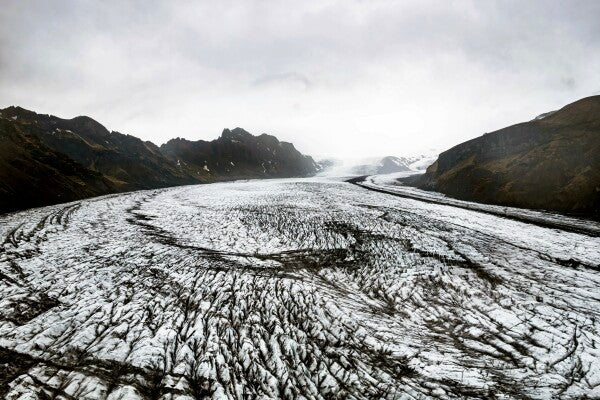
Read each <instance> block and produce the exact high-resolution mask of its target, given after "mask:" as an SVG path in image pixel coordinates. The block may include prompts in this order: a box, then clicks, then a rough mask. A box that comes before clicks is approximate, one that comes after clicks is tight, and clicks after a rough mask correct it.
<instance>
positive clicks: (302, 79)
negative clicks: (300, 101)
mask: <svg viewBox="0 0 600 400" xmlns="http://www.w3.org/2000/svg"><path fill="white" fill-rule="evenodd" d="M287 83H292V84H294V83H299V84H300V85H301V86H303V87H304V89H309V88H310V87H311V86H312V83H311V81H310V80H308V78H307V77H306V76H304V75H303V74H299V73H297V72H287V73H282V74H271V75H267V76H263V77H262V78H260V79H257V80H255V81H254V82H252V85H253V86H270V85H279V84H287Z"/></svg>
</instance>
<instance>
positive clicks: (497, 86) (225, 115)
mask: <svg viewBox="0 0 600 400" xmlns="http://www.w3.org/2000/svg"><path fill="white" fill-rule="evenodd" d="M599 20H600V2H598V1H594V0H589V1H584V0H573V1H569V2H565V1H555V0H548V1H527V2H523V1H513V0H507V1H502V2H495V1H467V0H465V1H458V2H439V1H433V0H431V1H427V0H425V1H416V0H415V1H410V0H407V1H402V2H397V1H388V0H374V1H368V2H365V1H329V0H328V1H306V2H292V1H283V2H264V1H260V0H254V1H253V0H249V1H222V2H210V1H199V2H190V1H159V0H155V1H109V2H95V1H75V0H72V1H66V0H58V1H52V2H48V1H41V0H39V1H28V2H17V1H14V2H12V1H11V2H4V3H3V6H2V7H1V8H0V102H2V103H3V104H0V106H7V105H10V104H20V105H22V106H24V107H26V108H34V109H36V110H38V111H40V112H51V113H60V114H61V115H62V116H70V115H79V114H91V115H92V116H94V117H96V118H98V119H101V122H103V123H105V124H107V125H109V126H110V127H111V128H113V129H117V130H122V131H127V132H128V133H132V134H136V135H139V136H142V137H144V138H146V139H152V140H154V141H157V142H161V141H164V140H166V139H168V138H169V137H170V136H172V131H173V130H175V129H176V130H177V135H179V136H186V137H190V138H200V137H203V138H210V137H212V136H214V135H215V134H217V133H218V132H219V131H220V130H221V129H222V128H223V127H224V126H228V125H243V126H245V127H247V128H248V129H252V128H254V129H256V130H257V131H261V132H262V131H268V132H272V133H275V134H278V135H280V136H282V137H283V138H285V139H286V140H288V141H293V142H295V143H298V144H299V147H300V148H301V149H302V150H305V151H307V152H313V151H318V152H321V153H337V154H341V153H344V154H345V153H360V152H363V151H369V152H371V153H376V152H381V153H383V152H385V153H387V152H389V151H390V149H392V148H397V149H398V151H402V150H403V149H405V148H406V147H407V146H409V147H410V146H421V147H423V148H429V147H430V146H431V145H436V146H437V145H439V146H448V145H452V144H455V143H456V142H457V141H460V140H464V139H467V138H470V137H473V136H476V135H478V134H481V133H483V132H484V131H488V130H490V129H492V128H494V127H501V126H503V125H508V124H511V123H514V122H517V121H516V120H518V119H520V118H522V119H527V118H528V117H530V114H535V115H537V114H539V113H541V112H544V111H547V110H550V109H556V108H557V107H559V106H561V105H563V104H565V103H567V102H569V101H572V100H575V99H576V98H577V97H583V96H585V95H589V94H592V93H593V90H594V88H597V87H598V85H600V77H599V76H598V74H597V71H598V70H600V42H599V41H598V37H600V24H598V21H599ZM249 83H250V84H249ZM316 83H318V84H316ZM296 86H299V87H301V88H303V89H309V88H310V90H297V87H296ZM267 87H268V88H270V89H269V90H263V89H264V88H267ZM295 104H302V107H300V108H298V107H295V106H294V105H295ZM232 114H233V116H232ZM390 127H392V128H390ZM393 127H402V129H401V130H399V131H398V132H390V129H394V128H393ZM366 141H368V142H369V144H368V145H365V143H364V142H366ZM357 155H361V154H357Z"/></svg>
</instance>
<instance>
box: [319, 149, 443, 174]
mask: <svg viewBox="0 0 600 400" xmlns="http://www.w3.org/2000/svg"><path fill="white" fill-rule="evenodd" d="M435 154H436V156H432V155H426V154H421V155H417V156H400V157H397V156H386V157H371V158H362V159H335V158H327V159H323V160H319V161H318V162H317V164H318V166H319V175H327V176H345V175H375V174H390V173H395V172H407V171H421V170H425V168H427V167H428V166H429V165H430V164H432V163H433V162H434V161H435V159H436V158H437V153H435Z"/></svg>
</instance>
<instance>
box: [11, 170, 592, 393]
mask: <svg viewBox="0 0 600 400" xmlns="http://www.w3.org/2000/svg"><path fill="white" fill-rule="evenodd" d="M365 184H368V185H377V187H378V188H382V187H386V188H392V189H394V188H395V185H394V179H393V177H389V176H388V177H382V176H378V177H371V178H369V180H368V181H367V182H366V183H365ZM396 189H397V190H403V189H402V188H400V189H398V188H396ZM541 218H545V216H544V215H542V216H541ZM553 218H560V216H553ZM580 223H584V222H581V221H580ZM589 224H590V225H593V223H591V222H590V223H589ZM0 243H2V245H1V246H0V273H1V274H0V351H3V352H11V353H9V354H12V356H8V357H5V360H7V362H8V363H9V364H10V365H11V366H12V367H13V368H14V369H13V370H14V371H17V372H16V373H15V375H14V376H12V375H11V377H10V378H9V383H8V387H7V389H6V390H7V394H6V398H11V399H12V398H44V396H43V395H42V393H43V394H45V396H46V397H47V396H52V395H53V394H55V393H56V394H57V395H58V397H59V398H60V397H63V398H88V399H105V398H108V399H119V398H132V399H136V398H140V399H142V398H163V399H167V398H180V399H184V398H187V399H191V398H203V397H205V398H212V399H218V398H222V399H236V398H269V399H276V398H290V399H293V398H305V399H323V398H352V399H372V398H378V399H379V398H384V399H403V398H407V399H426V398H492V397H495V398H507V399H508V398H532V399H547V398H565V399H576V398H585V397H586V396H587V397H588V398H593V397H597V396H598V395H599V394H600V393H599V390H600V389H599V388H600V349H598V343H599V341H600V290H599V289H600V272H599V270H598V265H599V264H600V239H599V238H598V237H597V236H593V235H584V234H580V233H574V232H568V231H561V230H557V229H549V228H545V227H542V226H539V225H536V224H528V223H525V222H520V221H516V220H511V219H507V218H503V217H500V216H495V215H491V214H489V213H483V212H480V211H478V210H474V209H465V208H457V207H455V206H452V205H451V204H435V203H428V202H423V201H420V200H418V199H416V198H403V197H397V196H392V195H389V194H384V193H377V192H373V191H370V190H367V188H364V187H359V186H356V185H351V184H349V183H345V182H342V181H339V180H336V179H329V178H311V179H280V180H252V181H245V182H229V183H218V184H210V185H197V186H185V187H177V188H170V189H160V190H149V191H138V192H132V193H126V194H120V195H110V196H104V197H99V198H95V199H89V200H84V201H80V202H73V203H68V204H61V205H56V206H50V207H44V208H38V209H33V210H28V211H24V212H20V213H14V214H8V215H4V216H0ZM571 259H572V260H574V261H576V264H573V266H565V264H564V263H562V262H561V260H571ZM18 357H28V359H29V360H30V361H29V362H27V363H19V362H17V360H18V359H19V358H18ZM0 382H1V380H0ZM0 389H1V388H0ZM200 393H202V394H200ZM69 396H71V397H69Z"/></svg>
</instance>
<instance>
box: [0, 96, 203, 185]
mask: <svg viewBox="0 0 600 400" xmlns="http://www.w3.org/2000/svg"><path fill="white" fill-rule="evenodd" d="M2 115H3V117H4V118H8V119H10V120H13V121H14V122H15V123H16V124H19V125H21V128H22V129H24V130H27V131H29V132H30V133H31V134H33V135H36V136H37V137H38V138H39V139H40V140H41V141H42V142H43V143H44V144H45V145H47V146H48V147H50V148H52V149H54V150H55V151H58V152H60V153H63V154H65V155H67V156H68V157H70V158H71V159H73V160H75V161H77V162H79V163H80V164H81V165H83V166H84V167H87V168H89V169H91V170H93V171H98V172H100V173H102V174H103V175H105V176H106V177H107V178H108V179H110V180H111V181H112V182H113V183H114V184H115V185H116V186H117V187H119V188H120V190H123V191H126V190H137V189H151V188H157V187H165V186H173V185H182V184H187V183H194V182H195V180H194V179H193V178H192V177H190V176H187V175H185V174H183V173H182V172H181V171H180V170H179V169H177V167H176V165H175V164H174V163H173V162H171V161H170V160H168V159H166V158H165V157H164V156H163V155H162V154H161V153H160V150H159V148H158V147H157V146H156V145H154V144H153V143H151V142H143V141H142V140H140V139H138V138H136V137H134V136H131V135H124V134H122V133H119V132H109V131H108V130H107V129H106V128H105V127H104V126H102V125H101V124H100V123H98V122H96V121H94V120H93V119H91V118H89V117H76V118H73V119H62V118H58V117H54V116H50V115H43V114H37V113H34V112H32V111H28V110H25V109H23V108H20V107H8V108H6V109H4V110H2Z"/></svg>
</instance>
